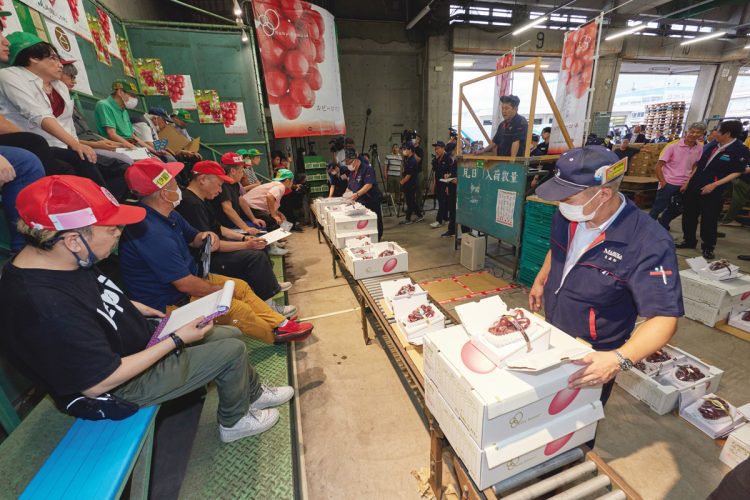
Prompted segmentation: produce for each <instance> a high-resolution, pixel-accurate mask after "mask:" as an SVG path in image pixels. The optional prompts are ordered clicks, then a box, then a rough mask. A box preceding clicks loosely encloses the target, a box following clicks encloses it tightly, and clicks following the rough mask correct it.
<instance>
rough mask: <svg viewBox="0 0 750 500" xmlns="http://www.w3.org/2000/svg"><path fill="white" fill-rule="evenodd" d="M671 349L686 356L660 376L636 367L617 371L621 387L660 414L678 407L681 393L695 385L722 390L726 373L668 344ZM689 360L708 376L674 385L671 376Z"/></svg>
mask: <svg viewBox="0 0 750 500" xmlns="http://www.w3.org/2000/svg"><path fill="white" fill-rule="evenodd" d="M668 347H669V348H670V349H671V350H672V351H674V352H677V353H679V354H680V355H682V356H684V357H683V358H678V359H677V360H676V362H675V364H674V365H672V366H671V367H669V368H667V370H666V372H664V371H662V372H660V373H659V374H658V375H657V376H653V375H652V376H649V375H646V374H645V373H643V372H642V371H640V370H638V369H637V368H633V369H632V370H628V371H626V372H620V373H618V374H617V378H616V379H615V380H616V382H617V385H619V386H620V387H622V388H623V389H624V390H625V391H626V392H628V393H629V394H630V395H631V396H633V397H634V398H636V399H638V400H640V401H643V402H644V403H646V404H647V405H648V406H649V407H650V408H651V409H652V410H654V411H655V412H656V413H658V414H659V415H664V414H666V413H669V412H670V411H672V410H674V409H675V408H677V404H678V400H679V396H680V392H681V391H684V390H686V389H690V388H692V387H695V386H698V385H702V386H704V387H705V390H706V392H716V391H717V390H718V389H719V382H721V376H722V374H723V373H724V371H723V370H721V369H719V368H717V367H715V366H711V365H709V364H707V363H704V362H703V361H701V360H700V359H699V358H696V357H695V356H693V355H691V354H689V353H687V352H685V351H683V350H682V349H678V348H677V347H674V346H668ZM685 361H687V362H689V363H690V364H692V365H695V366H698V368H700V369H701V371H703V373H704V374H705V375H706V377H705V378H702V379H700V380H698V381H696V382H693V383H692V384H684V385H683V386H682V387H675V386H674V385H671V383H670V380H672V377H671V375H670V373H671V370H673V369H674V368H675V367H676V365H678V364H684V362H685Z"/></svg>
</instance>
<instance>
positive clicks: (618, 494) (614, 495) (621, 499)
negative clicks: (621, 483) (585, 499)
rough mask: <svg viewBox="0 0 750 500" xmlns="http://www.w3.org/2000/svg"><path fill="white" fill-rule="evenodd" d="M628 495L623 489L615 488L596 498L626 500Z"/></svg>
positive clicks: (600, 499)
mask: <svg viewBox="0 0 750 500" xmlns="http://www.w3.org/2000/svg"><path fill="white" fill-rule="evenodd" d="M627 498H628V496H627V495H626V494H625V492H624V491H622V490H615V491H610V492H609V493H606V494H604V495H602V496H600V497H599V498H597V499H596V500H626V499H627Z"/></svg>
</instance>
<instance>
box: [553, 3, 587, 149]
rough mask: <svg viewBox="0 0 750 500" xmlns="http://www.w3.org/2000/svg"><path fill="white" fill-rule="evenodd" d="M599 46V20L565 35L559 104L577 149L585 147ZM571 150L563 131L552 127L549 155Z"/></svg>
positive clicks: (558, 94)
mask: <svg viewBox="0 0 750 500" xmlns="http://www.w3.org/2000/svg"><path fill="white" fill-rule="evenodd" d="M598 45H599V18H597V19H595V20H593V21H591V22H590V23H588V24H584V25H583V26H581V27H580V28H578V29H577V30H575V31H569V32H568V33H566V34H565V43H564V44H563V54H562V62H561V64H560V80H559V81H558V83H557V96H555V103H557V106H558V107H559V108H560V113H561V114H562V117H563V122H564V123H565V125H566V126H567V127H568V132H569V133H570V137H571V139H573V144H574V145H575V146H582V145H583V134H584V131H585V129H586V115H587V111H588V102H589V88H590V87H591V82H592V81H593V79H594V59H595V56H596V55H597V53H598V52H599V47H598ZM567 149H568V146H567V144H566V143H565V139H564V138H563V135H562V132H560V128H559V127H552V135H551V137H550V145H549V153H548V154H559V153H562V152H564V151H566V150H567Z"/></svg>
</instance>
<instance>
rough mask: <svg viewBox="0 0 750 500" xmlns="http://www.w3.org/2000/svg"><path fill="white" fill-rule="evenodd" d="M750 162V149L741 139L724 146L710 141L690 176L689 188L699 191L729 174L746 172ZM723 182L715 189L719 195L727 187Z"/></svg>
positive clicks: (714, 191)
mask: <svg viewBox="0 0 750 500" xmlns="http://www.w3.org/2000/svg"><path fill="white" fill-rule="evenodd" d="M749 162H750V150H748V149H747V148H746V147H745V146H744V145H743V144H742V143H741V142H740V141H738V140H736V139H735V140H733V141H732V142H730V143H729V144H727V145H726V146H724V147H721V146H720V145H719V143H718V142H717V143H715V144H714V143H709V144H708V145H707V146H706V147H704V148H703V154H702V155H701V157H700V159H699V160H698V164H697V167H696V169H695V173H694V174H693V177H691V178H690V183H689V184H688V190H691V191H698V190H700V189H701V188H702V187H703V186H705V185H707V184H711V183H712V182H715V181H718V180H720V179H723V178H724V177H726V176H727V175H730V174H733V173H736V172H740V173H742V172H744V171H745V167H747V166H748V163H749ZM727 185H728V184H723V185H721V186H719V187H717V188H716V189H714V190H713V192H712V194H713V193H716V196H719V195H720V194H721V193H723V192H724V190H725V189H726V188H727Z"/></svg>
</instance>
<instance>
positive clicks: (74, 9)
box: [68, 0, 81, 23]
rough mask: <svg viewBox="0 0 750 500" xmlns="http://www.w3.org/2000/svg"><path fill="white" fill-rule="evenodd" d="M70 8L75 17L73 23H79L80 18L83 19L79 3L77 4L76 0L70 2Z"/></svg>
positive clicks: (69, 0)
mask: <svg viewBox="0 0 750 500" xmlns="http://www.w3.org/2000/svg"><path fill="white" fill-rule="evenodd" d="M68 6H69V7H70V13H71V15H72V16H73V21H74V22H76V23H78V18H80V17H81V13H80V12H78V2H76V0H68Z"/></svg>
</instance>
